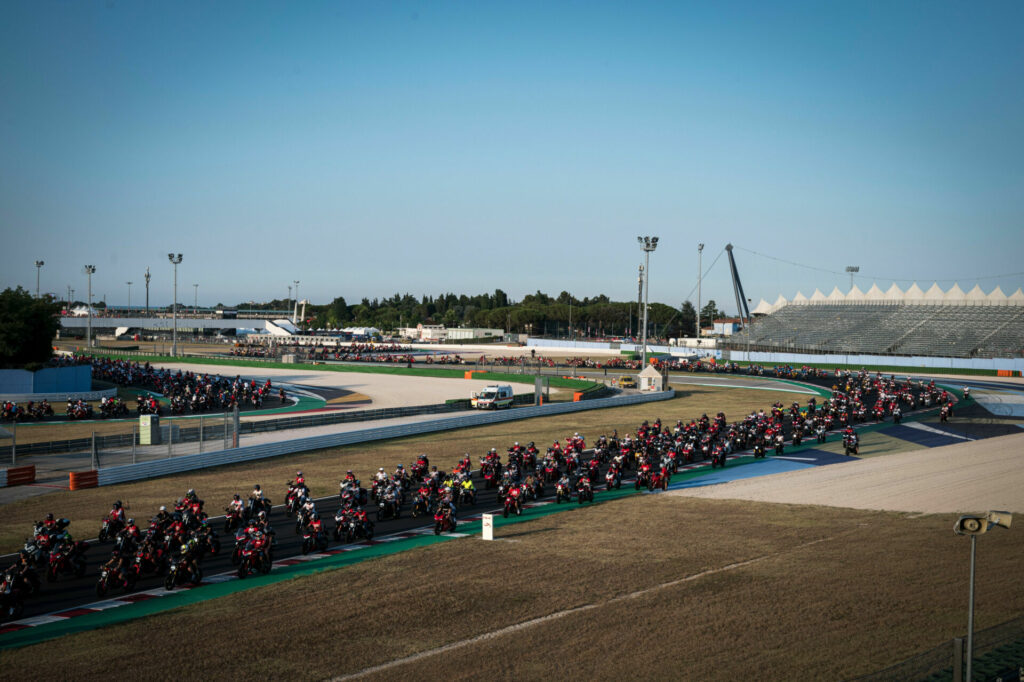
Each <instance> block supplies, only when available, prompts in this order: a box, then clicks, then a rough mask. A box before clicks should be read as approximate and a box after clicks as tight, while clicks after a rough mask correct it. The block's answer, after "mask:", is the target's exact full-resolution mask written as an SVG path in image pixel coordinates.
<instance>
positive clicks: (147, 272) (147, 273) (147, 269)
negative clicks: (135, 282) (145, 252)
mask: <svg viewBox="0 0 1024 682" xmlns="http://www.w3.org/2000/svg"><path fill="white" fill-rule="evenodd" d="M145 280H146V315H147V316H149V268H146V274H145Z"/></svg>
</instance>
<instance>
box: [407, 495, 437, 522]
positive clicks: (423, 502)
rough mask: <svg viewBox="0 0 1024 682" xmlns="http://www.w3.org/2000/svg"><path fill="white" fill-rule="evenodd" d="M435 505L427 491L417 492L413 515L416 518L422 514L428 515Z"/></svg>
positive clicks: (413, 504)
mask: <svg viewBox="0 0 1024 682" xmlns="http://www.w3.org/2000/svg"><path fill="white" fill-rule="evenodd" d="M433 506H434V505H433V501H432V500H431V499H430V495H429V494H428V493H426V492H425V491H420V492H419V493H417V495H416V499H415V500H414V501H413V503H412V517H413V518H416V517H417V516H420V515H421V514H422V515H423V516H426V515H427V514H429V513H430V511H431V509H432V508H433Z"/></svg>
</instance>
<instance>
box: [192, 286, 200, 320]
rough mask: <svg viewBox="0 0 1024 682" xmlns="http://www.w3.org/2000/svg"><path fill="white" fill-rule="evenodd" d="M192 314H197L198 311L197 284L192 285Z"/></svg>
mask: <svg viewBox="0 0 1024 682" xmlns="http://www.w3.org/2000/svg"><path fill="white" fill-rule="evenodd" d="M192 289H193V291H192V314H193V315H197V314H198V313H199V285H198V284H193V285H192Z"/></svg>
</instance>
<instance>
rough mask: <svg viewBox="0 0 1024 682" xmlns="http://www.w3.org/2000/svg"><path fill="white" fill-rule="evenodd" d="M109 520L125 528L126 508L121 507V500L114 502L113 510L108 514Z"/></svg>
mask: <svg viewBox="0 0 1024 682" xmlns="http://www.w3.org/2000/svg"><path fill="white" fill-rule="evenodd" d="M107 518H108V519H110V521H111V522H115V523H118V524H119V525H121V526H122V527H123V526H124V518H125V517H124V508H123V507H122V506H121V500H118V501H116V502H114V505H113V508H112V509H111V510H110V513H109V514H107Z"/></svg>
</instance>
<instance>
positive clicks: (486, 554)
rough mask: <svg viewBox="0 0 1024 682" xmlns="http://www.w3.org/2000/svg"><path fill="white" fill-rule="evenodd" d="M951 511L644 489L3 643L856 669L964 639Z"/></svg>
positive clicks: (595, 675)
mask: <svg viewBox="0 0 1024 682" xmlns="http://www.w3.org/2000/svg"><path fill="white" fill-rule="evenodd" d="M953 520H954V517H953V516H951V515H929V516H923V515H905V514H898V513H884V512H871V511H854V510H846V509H836V508H830V507H806V506H797V505H775V504H766V503H751V502H738V501H728V500H697V499H690V498H683V497H676V496H669V495H653V496H642V497H634V498H629V499H625V500H620V501H617V502H610V503H607V504H602V505H598V506H596V507H592V508H587V509H584V510H575V511H573V512H567V513H561V514H553V515H550V516H547V517H544V518H541V519H539V520H536V521H533V522H530V523H525V524H517V525H515V526H510V527H505V528H503V529H501V530H500V531H499V537H503V538H504V541H499V542H492V543H485V542H482V541H480V540H479V539H476V538H466V539H461V540H454V541H450V542H446V543H441V544H439V545H434V546H431V547H429V548H425V549H421V550H416V551H412V552H405V553H401V554H397V555H393V556H389V557H384V558H381V559H376V560H371V561H366V562H363V563H360V564H356V565H354V566H350V567H347V568H342V569H338V570H334V571H329V572H325V573H321V574H317V575H314V576H310V577H305V578H298V579H295V580H291V581H287V582H284V583H279V584H276V585H273V586H270V587H266V588H263V589H258V590H250V591H247V592H243V593H239V594H235V595H232V596H228V597H224V598H221V599H217V600H214V601H210V602H205V603H202V604H196V605H192V606H188V607H184V608H182V609H179V610H176V611H173V612H168V613H164V614H159V615H155V616H151V617H148V618H145V619H143V620H139V621H134V622H131V623H127V624H124V625H119V626H113V627H109V628H103V629H99V630H94V631H90V632H86V633H81V634H77V635H72V636H68V637H65V638H63V639H62V640H60V641H58V642H48V643H44V644H40V645H36V646H31V647H27V648H24V649H20V650H15V651H8V652H3V653H0V679H2V680H15V679H17V680H23V679H43V678H50V677H53V676H54V673H55V672H56V671H58V670H59V674H58V675H57V676H58V677H60V678H62V679H75V680H93V679H106V678H108V677H109V676H110V674H111V671H117V675H118V677H120V678H123V679H154V680H163V679H166V680H171V679H174V680H180V679H227V678H239V677H250V676H259V677H261V678H268V679H280V678H282V677H284V676H291V677H296V676H297V677H301V678H303V679H327V678H333V677H336V676H345V675H350V674H353V673H358V672H360V671H363V670H365V669H367V668H371V667H374V666H384V667H383V668H379V669H377V670H376V671H375V672H371V673H369V674H367V675H364V676H363V677H364V678H365V679H380V680H394V679H424V678H428V677H431V678H432V677H436V676H443V677H444V678H446V679H456V680H459V679H466V680H469V679H474V680H476V679H511V678H515V679H530V680H534V679H597V680H621V679H624V678H632V679H659V680H662V679H687V680H690V679H692V680H719V679H720V680H736V679H766V680H767V679H770V680H777V679H786V680H791V679H814V680H826V679H827V680H836V679H846V678H850V677H853V676H857V675H859V674H864V673H868V672H871V671H874V670H878V669H880V668H883V667H885V666H886V665H888V664H890V663H892V662H894V661H898V660H901V659H903V658H906V657H908V656H910V655H912V654H914V653H916V652H918V651H920V650H922V649H926V648H930V647H933V646H936V645H939V644H943V643H944V642H946V641H948V639H949V638H951V637H953V636H957V635H961V634H962V632H963V628H964V621H965V617H966V616H965V612H966V591H967V590H966V586H967V565H968V564H967V560H968V550H969V543H968V541H967V540H966V539H964V538H958V537H954V535H953V533H952V532H951V528H952V524H953ZM1022 555H1024V536H1022V535H1021V534H1020V533H1014V532H1003V533H996V534H992V535H989V536H986V537H985V538H984V539H983V541H982V542H981V543H979V556H978V560H979V564H978V565H979V569H978V576H977V600H978V601H977V619H978V626H979V627H986V626H988V625H991V624H994V623H997V622H1001V621H1003V620H1005V619H1007V618H1009V617H1012V616H1014V615H1017V614H1019V613H1020V612H1021V611H1022V610H1024V590H1022V589H1021V587H1020V582H1019V575H1020V573H1019V559H1020V557H1021V556H1022ZM545 617H546V618H545ZM534 619H543V620H540V621H537V622H531V621H533V620H534ZM516 625H521V627H518V628H515V627H513V626H516ZM506 628H510V629H508V630H504V629H506ZM503 630H504V631H503ZM487 633H493V634H492V635H491V636H484V637H481V635H486V634H487ZM445 645H452V646H449V648H447V649H446V650H445V651H443V652H433V650H434V649H436V648H438V647H442V646H445ZM55 654H56V655H57V659H56V660H57V661H59V663H57V662H55V658H54V655H55ZM416 655H421V656H420V657H419V658H416V659H415V660H411V661H407V662H404V663H403V662H402V660H401V659H403V658H405V657H410V656H416ZM55 665H57V668H55Z"/></svg>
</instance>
